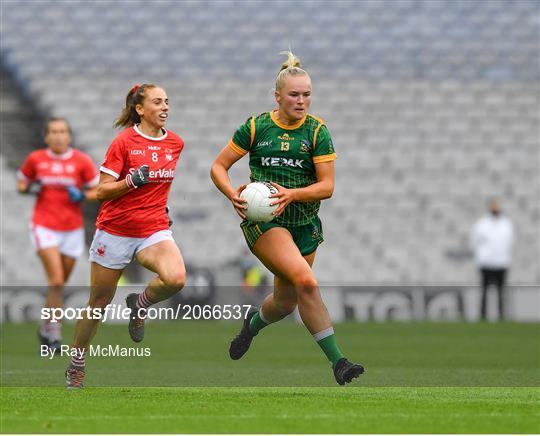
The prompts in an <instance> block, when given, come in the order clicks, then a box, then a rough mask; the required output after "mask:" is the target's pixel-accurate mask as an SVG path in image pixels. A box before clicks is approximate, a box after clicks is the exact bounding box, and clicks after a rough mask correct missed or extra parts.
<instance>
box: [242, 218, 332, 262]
mask: <svg viewBox="0 0 540 436" xmlns="http://www.w3.org/2000/svg"><path fill="white" fill-rule="evenodd" d="M273 227H283V228H285V229H287V230H288V231H289V232H291V235H292V237H293V241H294V243H295V244H296V246H297V247H298V249H299V250H300V253H301V254H302V256H307V255H308V254H311V253H313V252H314V251H315V250H316V249H317V247H318V246H319V245H320V244H322V242H323V241H324V238H323V230H322V223H321V220H320V219H319V217H315V218H313V220H312V221H311V222H309V223H307V224H304V225H302V226H287V225H284V224H278V223H274V222H269V223H254V222H251V221H247V220H246V221H243V222H242V223H241V224H240V228H241V229H242V232H243V233H244V237H245V238H246V242H247V244H248V247H249V249H250V250H251V251H253V246H254V245H255V242H257V239H259V238H260V236H261V235H262V234H263V233H264V232H266V231H267V230H270V229H271V228H273Z"/></svg>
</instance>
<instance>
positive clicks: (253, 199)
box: [240, 182, 278, 223]
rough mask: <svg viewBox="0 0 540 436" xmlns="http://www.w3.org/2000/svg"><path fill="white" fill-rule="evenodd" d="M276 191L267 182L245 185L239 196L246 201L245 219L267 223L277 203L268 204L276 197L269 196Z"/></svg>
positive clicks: (270, 219)
mask: <svg viewBox="0 0 540 436" xmlns="http://www.w3.org/2000/svg"><path fill="white" fill-rule="evenodd" d="M277 192H278V191H277V189H276V188H274V187H273V186H272V185H271V184H270V183H268V182H253V183H250V184H249V185H247V186H246V188H245V189H244V190H243V191H242V192H241V193H240V197H241V198H243V199H245V200H246V201H247V211H246V215H247V219H248V220H249V221H254V222H263V223H269V222H270V221H272V220H273V219H274V215H272V212H273V211H275V210H276V209H277V207H278V205H277V204H276V205H274V206H270V203H272V202H274V201H276V198H270V196H271V195H272V194H276V193H277Z"/></svg>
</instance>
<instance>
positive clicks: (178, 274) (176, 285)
mask: <svg viewBox="0 0 540 436" xmlns="http://www.w3.org/2000/svg"><path fill="white" fill-rule="evenodd" d="M160 278H161V280H162V281H163V283H164V284H165V286H167V287H169V288H173V289H176V290H177V291H179V290H181V289H182V288H183V287H184V286H185V285H186V272H185V271H174V272H168V273H165V274H160Z"/></svg>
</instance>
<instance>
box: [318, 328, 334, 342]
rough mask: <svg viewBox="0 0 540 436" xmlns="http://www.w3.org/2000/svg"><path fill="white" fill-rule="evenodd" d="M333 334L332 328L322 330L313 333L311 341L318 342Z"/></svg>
mask: <svg viewBox="0 0 540 436" xmlns="http://www.w3.org/2000/svg"><path fill="white" fill-rule="evenodd" d="M333 334H334V327H328V328H327V329H324V330H323V331H322V332H319V333H315V334H314V335H313V339H315V341H317V342H319V341H320V340H321V339H324V338H327V337H328V336H332V335H333Z"/></svg>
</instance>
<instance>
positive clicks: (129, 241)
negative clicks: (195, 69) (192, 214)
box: [66, 84, 186, 388]
mask: <svg viewBox="0 0 540 436" xmlns="http://www.w3.org/2000/svg"><path fill="white" fill-rule="evenodd" d="M168 114H169V99H168V98H167V94H166V92H165V90H164V89H163V88H161V87H159V86H156V85H153V84H143V85H140V86H139V85H135V86H134V87H133V88H132V89H131V90H130V91H129V93H128V95H127V97H126V105H125V107H124V109H123V110H122V113H121V114H120V116H119V118H118V119H117V120H116V122H115V126H116V127H126V128H125V129H124V130H123V131H122V132H121V133H120V134H119V135H118V136H117V137H116V138H115V139H114V141H113V142H112V143H111V145H110V146H109V149H108V150H107V153H106V155H105V159H104V161H103V163H102V165H101V167H100V171H101V175H100V179H99V185H98V188H97V198H98V200H100V201H102V202H103V204H102V206H101V208H100V211H99V215H98V218H97V222H96V227H97V230H96V233H95V235H94V240H93V241H92V245H91V247H90V261H91V268H92V269H91V288H90V289H91V290H90V299H89V301H88V307H89V308H90V309H91V314H93V313H95V310H97V311H101V310H102V309H104V308H105V306H107V305H108V304H109V303H110V302H111V300H112V298H113V296H114V294H115V292H116V286H117V282H118V280H119V278H120V276H121V275H122V271H123V270H124V268H125V267H126V266H127V265H128V264H129V263H131V261H132V260H133V258H135V259H137V261H138V262H139V263H140V264H141V265H142V266H144V267H145V268H148V269H149V270H150V271H153V272H155V273H156V274H157V275H156V277H155V278H154V279H152V280H151V281H150V283H149V284H148V286H147V287H146V289H145V290H144V292H142V293H141V294H130V295H128V297H127V298H126V303H127V306H128V307H129V308H130V309H131V319H130V322H129V334H130V336H131V338H132V339H133V341H135V342H140V341H141V340H142V339H143V335H144V314H145V312H146V309H147V308H148V307H149V306H150V305H152V304H154V303H157V302H159V301H162V300H165V299H167V298H169V297H170V296H171V295H173V294H175V293H177V292H178V291H180V290H181V289H182V288H183V287H184V283H185V280H186V269H185V266H184V260H183V258H182V254H181V253H180V249H179V248H178V246H177V245H176V243H175V242H174V239H173V237H172V233H171V231H170V230H169V217H168V215H167V212H166V205H167V200H168V196H169V191H170V188H171V183H172V181H173V178H174V172H175V168H176V164H177V162H178V158H179V156H180V152H181V151H182V148H183V147H184V141H183V140H182V139H181V138H180V137H179V136H178V135H176V134H175V133H173V132H171V131H170V130H166V129H165V127H164V126H165V123H166V121H167V117H168ZM98 322H100V320H99V319H92V318H91V317H89V316H88V314H85V316H84V319H82V320H79V321H78V322H77V325H76V327H75V335H74V340H73V348H72V353H73V355H72V359H71V363H70V365H69V367H68V369H67V371H66V383H67V387H68V388H81V387H83V380H84V375H85V352H86V349H87V348H88V345H89V343H90V341H91V340H92V337H93V336H94V334H95V332H96V329H97V324H98ZM74 350H75V352H73V351H74Z"/></svg>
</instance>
